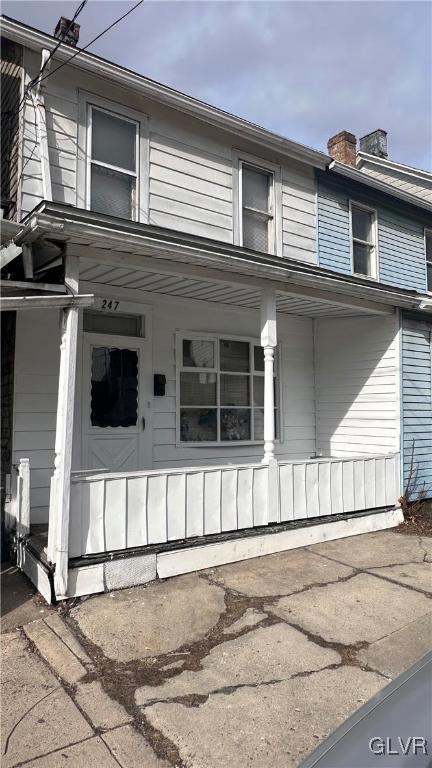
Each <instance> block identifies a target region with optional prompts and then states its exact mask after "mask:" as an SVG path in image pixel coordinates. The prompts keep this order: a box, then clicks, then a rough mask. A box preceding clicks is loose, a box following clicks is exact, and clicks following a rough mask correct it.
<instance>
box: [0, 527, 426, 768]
mask: <svg viewBox="0 0 432 768" xmlns="http://www.w3.org/2000/svg"><path fill="white" fill-rule="evenodd" d="M431 562H432V539H431V538H429V539H428V538H425V537H423V538H420V537H417V536H406V535H401V534H399V533H396V532H388V531H386V532H379V533H372V534H365V535H363V536H356V537H353V538H349V539H343V540H339V541H332V542H326V543H323V544H319V545H315V546H312V547H308V548H303V549H298V550H291V551H289V552H283V553H280V554H276V555H269V556H266V557H262V558H257V559H255V560H248V561H244V562H242V563H235V564H232V565H226V566H222V567H220V568H216V569H212V570H207V571H202V572H201V573H195V574H189V575H187V576H181V577H177V578H174V579H171V580H168V581H166V582H162V583H154V584H149V585H147V586H143V587H136V588H134V589H128V590H123V591H119V592H116V593H111V594H106V595H98V596H95V597H93V598H90V599H87V600H82V601H80V602H78V603H77V602H76V601H75V604H74V603H71V604H70V605H63V606H60V607H59V608H58V609H57V611H52V610H51V611H47V612H46V613H45V614H44V615H43V616H41V617H40V618H38V619H37V620H36V621H32V622H30V623H27V624H25V625H24V627H23V628H22V629H21V628H19V629H18V630H15V631H10V629H11V627H10V623H7V624H6V629H7V630H8V631H7V632H6V633H5V634H3V636H2V655H3V666H2V686H3V707H2V760H1V764H2V766H4V768H17V767H18V766H21V765H22V766H28V767H29V768H36V767H37V768H51V767H52V768H63V766H68V768H75V766H76V767H77V768H78V766H79V768H81V766H82V765H85V766H86V767H87V766H88V767H89V768H92V767H93V766H94V768H96V767H97V768H105V766H106V768H111V767H114V766H121V768H138V766H140V768H142V766H144V767H145V768H169V766H178V768H225V767H226V765H228V764H232V765H235V766H236V768H246V766H248V768H254V766H256V767H257V768H275V766H277V765H285V766H287V768H289V767H290V766H291V767H293V768H294V766H298V764H299V762H301V760H302V759H303V758H304V756H305V755H306V754H307V753H308V752H310V751H311V750H312V749H314V748H315V747H316V746H317V744H318V743H319V742H320V741H321V740H322V739H324V738H325V737H326V736H327V735H328V734H329V733H330V732H332V731H333V730H334V729H335V728H336V727H337V725H338V724H339V723H341V722H342V721H343V720H345V719H346V718H347V717H348V716H349V715H350V714H351V713H352V712H353V711H355V710H356V709H357V708H358V707H359V706H360V705H361V704H362V703H363V702H364V701H366V700H367V699H369V698H370V697H371V696H372V695H374V694H375V693H376V692H377V691H378V690H380V689H381V688H382V687H384V686H385V685H386V684H387V682H388V681H389V680H390V679H392V678H393V677H395V676H397V675H398V674H399V673H400V672H402V671H403V670H404V669H406V668H407V667H409V666H410V665H411V664H412V663H413V662H414V661H416V660H417V659H418V658H420V657H421V656H422V655H423V654H424V653H425V652H426V651H427V650H429V648H430V647H431V645H432V642H431V641H432V614H431V597H432V573H431ZM26 615H28V614H27V613H26ZM30 615H31V614H30Z"/></svg>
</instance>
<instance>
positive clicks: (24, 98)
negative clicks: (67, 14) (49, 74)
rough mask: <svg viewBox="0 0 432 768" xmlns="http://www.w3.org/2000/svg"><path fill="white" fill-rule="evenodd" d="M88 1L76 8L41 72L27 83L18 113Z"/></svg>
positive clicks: (85, 0)
mask: <svg viewBox="0 0 432 768" xmlns="http://www.w3.org/2000/svg"><path fill="white" fill-rule="evenodd" d="M87 2H88V0H82V2H81V3H80V4H79V6H78V8H77V9H76V11H75V13H74V15H73V17H72V19H71V21H70V22H69V25H68V27H67V29H65V31H64V33H63V34H62V36H61V38H60V39H59V41H58V43H57V45H56V46H55V48H53V50H52V51H51V53H50V55H49V56H48V58H47V60H46V61H45V62H44V64H43V65H42V67H41V70H40V72H39V73H38V74H37V75H36V77H34V78H33V79H32V80H30V82H29V83H27V85H26V87H25V89H24V93H23V95H22V98H21V101H20V103H19V104H18V107H17V111H16V114H17V115H18V114H19V113H20V111H21V109H22V108H23V106H24V103H25V101H26V99H27V96H28V94H29V91H31V89H32V88H33V87H34V86H35V85H37V84H38V83H39V82H41V75H42V73H43V72H44V70H45V69H46V68H47V66H48V64H49V62H50V61H51V59H52V58H53V56H54V54H55V52H56V51H57V50H58V49H59V48H60V46H61V44H62V43H63V41H64V40H65V39H66V36H67V35H68V33H69V32H70V30H71V29H72V26H73V24H74V22H75V20H76V19H77V18H78V16H79V15H80V13H81V11H82V10H83V9H84V7H85V5H86V4H87Z"/></svg>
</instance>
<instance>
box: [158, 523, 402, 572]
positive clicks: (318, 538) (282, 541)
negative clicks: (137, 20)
mask: <svg viewBox="0 0 432 768" xmlns="http://www.w3.org/2000/svg"><path fill="white" fill-rule="evenodd" d="M403 519H404V518H403V513H402V510H401V509H400V508H397V509H390V510H387V511H385V512H375V513H372V514H370V515H361V516H358V517H356V516H353V517H350V518H347V519H345V520H338V521H334V522H329V523H322V524H317V525H310V526H307V527H304V528H296V529H294V530H289V531H281V532H280V533H268V534H263V535H261V536H248V537H245V538H242V539H233V540H231V541H224V542H218V543H215V544H204V545H203V546H201V547H191V548H189V549H179V550H175V551H174V552H161V553H160V554H158V555H157V560H156V570H157V575H158V578H160V579H166V578H169V577H171V576H178V575H180V574H182V573H191V572H192V571H200V570H202V569H203V568H214V567H216V566H218V565H225V564H226V563H234V562H239V561H240V560H249V559H251V558H254V557H262V556H263V555H270V554H273V553H275V552H284V551H287V550H289V549H297V548H298V547H307V546H310V545H311V544H319V543H320V542H323V541H332V540H334V539H343V538H346V537H347V536H357V535H358V534H361V533H370V532H372V531H381V530H385V529H386V528H394V527H395V526H397V525H399V524H400V523H402V522H403Z"/></svg>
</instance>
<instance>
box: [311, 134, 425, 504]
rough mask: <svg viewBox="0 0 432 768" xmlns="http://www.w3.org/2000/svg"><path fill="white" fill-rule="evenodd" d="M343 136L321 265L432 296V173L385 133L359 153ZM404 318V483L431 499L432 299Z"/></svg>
mask: <svg viewBox="0 0 432 768" xmlns="http://www.w3.org/2000/svg"><path fill="white" fill-rule="evenodd" d="M335 139H336V142H335V140H334V139H332V140H331V141H330V143H329V148H328V149H329V154H331V155H332V157H334V158H335V162H334V163H333V164H332V166H331V167H330V168H331V170H332V171H333V174H332V177H331V178H330V177H329V174H328V173H327V174H322V173H318V254H319V263H320V265H321V266H323V267H325V268H327V269H334V270H336V271H338V272H340V273H346V274H352V273H353V272H354V273H357V274H362V275H364V276H365V278H372V279H374V280H378V281H379V282H380V283H383V284H386V285H388V286H397V287H401V288H410V289H412V290H415V291H418V293H419V294H424V293H429V294H431V295H432V219H431V215H430V209H431V204H432V174H430V173H427V172H426V171H418V170H417V169H415V168H408V167H407V166H401V165H400V164H398V163H394V162H392V161H390V160H388V159H387V134H386V132H385V131H382V130H377V131H374V132H373V133H371V134H368V136H365V137H363V138H361V139H360V152H358V153H357V155H356V139H355V137H354V136H353V135H352V134H349V133H347V132H342V133H341V134H339V135H338V137H335ZM395 169H397V171H398V172H397V173H396V170H395ZM402 169H403V170H402ZM363 174H364V175H363ZM365 177H366V178H365ZM371 185H372V188H371ZM428 310H429V311H428ZM400 322H401V391H400V399H401V432H402V435H401V450H402V455H403V484H404V487H405V486H406V485H407V483H408V482H409V481H410V484H411V491H412V494H413V495H416V494H418V493H421V494H422V495H426V496H427V497H431V496H432V351H431V349H432V342H431V339H432V319H431V315H430V308H429V302H426V304H425V306H424V307H423V308H422V309H421V310H420V311H416V312H412V311H406V310H405V311H403V312H402V313H401V319H400Z"/></svg>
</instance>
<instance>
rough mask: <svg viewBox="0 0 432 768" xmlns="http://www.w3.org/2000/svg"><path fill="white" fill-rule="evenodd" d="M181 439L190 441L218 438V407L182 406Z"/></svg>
mask: <svg viewBox="0 0 432 768" xmlns="http://www.w3.org/2000/svg"><path fill="white" fill-rule="evenodd" d="M180 440H181V441H183V442H190V443H194V442H200V443H201V442H205V441H214V440H217V425H216V409H213V408H212V409H210V410H209V409H206V408H182V409H181V410H180Z"/></svg>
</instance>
